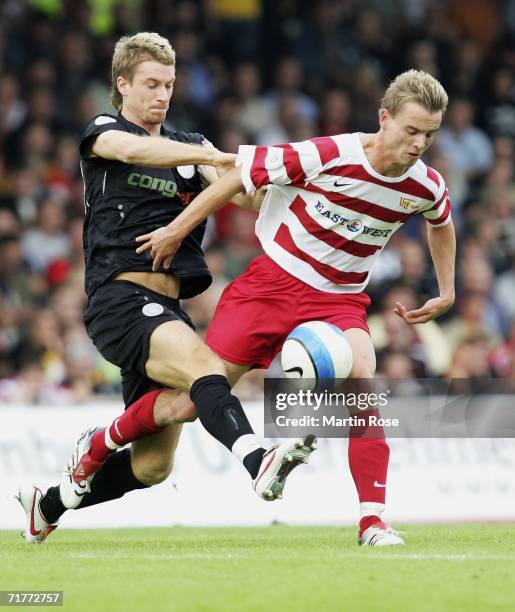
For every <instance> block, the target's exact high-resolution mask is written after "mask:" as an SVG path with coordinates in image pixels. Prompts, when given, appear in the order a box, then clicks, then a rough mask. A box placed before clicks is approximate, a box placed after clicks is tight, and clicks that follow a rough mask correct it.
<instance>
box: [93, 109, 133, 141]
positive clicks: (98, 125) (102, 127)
mask: <svg viewBox="0 0 515 612" xmlns="http://www.w3.org/2000/svg"><path fill="white" fill-rule="evenodd" d="M109 130H120V131H127V132H130V131H131V130H130V128H129V125H128V124H127V122H125V121H123V120H122V119H121V117H120V116H115V115H111V114H109V113H100V114H99V115H95V116H94V117H92V118H91V119H90V120H89V121H88V123H87V124H86V126H85V128H84V131H83V133H82V137H83V138H87V137H88V136H92V135H94V134H100V133H101V132H107V131H109Z"/></svg>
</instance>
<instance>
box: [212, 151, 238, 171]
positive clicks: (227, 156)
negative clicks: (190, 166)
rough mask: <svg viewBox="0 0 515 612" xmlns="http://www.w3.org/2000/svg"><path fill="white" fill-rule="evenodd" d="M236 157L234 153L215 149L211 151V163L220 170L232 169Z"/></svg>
mask: <svg viewBox="0 0 515 612" xmlns="http://www.w3.org/2000/svg"><path fill="white" fill-rule="evenodd" d="M236 157H237V155H235V154H234V153H224V152H223V151H219V150H218V149H215V150H214V152H213V159H212V162H211V165H213V166H215V167H216V168H217V169H218V168H220V169H221V170H226V171H227V170H232V169H233V168H234V164H235V163H236Z"/></svg>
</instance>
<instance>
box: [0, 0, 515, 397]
mask: <svg viewBox="0 0 515 612" xmlns="http://www.w3.org/2000/svg"><path fill="white" fill-rule="evenodd" d="M140 30H151V31H157V32H159V33H161V34H163V35H165V36H167V37H168V38H169V39H170V41H171V42H172V45H173V46H174V48H175V49H176V52H177V80H176V85H175V91H174V94H173V98H172V104H171V110H170V113H169V117H168V123H169V125H170V126H171V127H173V128H175V129H178V130H187V131H200V132H202V133H203V134H204V135H205V136H206V137H207V138H208V139H209V140H211V141H212V142H213V143H214V144H215V145H216V146H217V147H218V148H220V149H222V150H224V151H228V152H236V151H237V148H238V146H239V145H240V144H244V143H256V144H274V143H279V142H291V141H298V140H303V139H306V138H310V137H313V136H321V135H331V134H338V133H342V132H348V131H363V132H373V131H376V129H377V127H378V125H377V108H378V105H379V101H380V99H381V96H382V93H383V90H384V88H385V86H386V85H387V84H388V82H389V80H391V79H392V78H393V77H394V76H395V75H396V74H398V73H399V72H401V71H402V70H405V69H408V68H412V67H414V68H419V69H423V70H426V71H428V72H430V73H431V74H433V75H434V76H435V77H437V78H438V79H440V80H441V82H442V83H443V85H444V86H445V88H446V89H447V91H448V93H449V96H450V100H451V102H450V105H449V109H448V112H447V114H446V116H445V120H444V125H443V128H442V129H441V131H440V133H439V135H438V137H437V139H436V141H435V144H434V145H433V147H432V149H430V151H429V154H428V155H427V159H425V161H426V162H427V163H429V164H430V165H432V166H433V167H435V168H436V169H437V170H439V171H440V172H441V173H442V174H443V175H444V177H445V178H446V180H447V183H448V186H449V190H450V192H451V197H452V202H453V220H454V223H455V225H456V228H457V234H458V257H457V299H456V304H455V306H454V308H453V309H452V310H451V311H450V312H449V313H447V315H445V316H444V317H442V318H440V319H438V320H436V321H432V322H430V323H428V324H427V325H423V326H417V327H408V326H406V325H405V324H404V322H403V321H402V320H401V319H399V318H398V317H396V315H394V314H393V304H394V303H395V302H396V301H401V302H403V303H404V304H405V305H406V306H407V307H408V308H409V309H411V308H415V307H416V306H417V305H421V304H422V303H423V302H424V301H425V300H426V299H427V298H428V297H429V296H431V295H435V294H436V293H437V286H436V282H435V276H434V273H433V269H432V265H431V262H430V259H429V257H428V251H427V248H426V230H425V222H424V221H423V219H422V218H415V219H414V220H413V221H412V222H410V223H409V224H408V225H407V226H405V228H404V229H403V230H402V231H399V232H398V233H397V234H395V236H394V237H393V239H392V240H391V242H390V244H389V246H388V248H387V250H385V252H384V253H383V254H382V257H381V258H380V260H379V264H378V266H377V269H376V270H375V271H374V274H373V277H372V281H371V283H370V285H369V288H368V292H369V293H370V295H371V297H372V299H373V307H372V308H371V310H370V315H369V323H370V327H371V330H372V335H373V339H374V343H375V345H376V348H377V353H378V372H379V373H380V374H384V375H387V376H389V377H393V378H396V379H399V380H401V381H403V384H409V383H410V381H411V382H412V383H413V384H416V382H415V378H416V377H420V376H428V377H442V378H446V377H447V378H453V379H463V381H462V382H461V383H460V390H467V389H470V388H471V387H473V386H474V385H475V384H477V383H478V381H479V382H480V381H481V380H483V379H485V378H486V377H490V376H494V377H498V378H500V379H514V378H515V364H514V359H513V354H514V346H515V215H514V212H515V180H514V160H515V153H514V146H515V1H514V0H506V1H502V0H498V1H495V0H467V1H466V2H465V1H462V0H456V1H453V0H447V1H445V2H443V1H433V0H403V1H401V0H399V1H398V2H382V1H381V0H309V1H308V0H305V1H302V0H298V1H295V0H204V1H192V0H133V1H131V0H125V1H116V0H90V1H89V2H88V1H86V0H84V1H81V0H32V1H28V0H27V1H25V2H23V1H21V0H2V2H0V402H2V403H3V402H30V403H36V404H37V403H52V404H75V403H80V402H85V401H87V400H88V399H91V397H92V396H93V394H111V395H113V397H115V395H114V394H117V393H118V392H119V391H120V381H119V372H118V370H117V368H115V367H114V366H112V365H111V364H109V363H107V362H106V361H104V360H103V359H102V358H101V357H100V355H99V354H98V353H97V351H96V349H95V348H94V347H93V345H92V343H91V342H90V340H89V338H88V336H87V335H86V333H85V331H84V326H83V321H82V311H83V308H84V305H85V294H84V290H83V258H82V244H81V241H82V219H83V184H82V180H81V176H80V170H79V157H78V150H77V143H78V139H79V137H80V134H81V131H82V129H83V127H84V126H85V124H86V122H87V121H88V120H89V119H90V118H91V117H92V116H94V115H95V114H98V113H100V112H105V111H107V112H113V110H112V109H111V108H110V106H109V101H108V100H109V85H110V62H111V54H112V51H113V47H114V44H115V42H116V40H117V39H118V38H119V37H120V36H121V35H124V34H130V33H135V32H137V31H140ZM254 222H255V214H254V213H252V212H250V211H244V210H240V209H237V208H236V207H233V206H227V207H226V208H224V209H223V210H222V211H220V213H219V214H218V215H217V217H216V218H215V219H212V220H211V221H210V224H209V227H208V232H207V236H206V243H205V247H206V253H207V259H208V263H209V265H210V268H211V270H212V271H213V273H214V282H213V285H212V287H211V288H210V289H209V290H208V291H206V292H205V293H204V294H202V295H201V296H198V297H197V298H195V299H193V300H189V301H187V302H185V303H184V306H185V308H186V309H187V310H188V312H189V313H190V315H191V316H192V317H193V319H194V321H195V322H196V324H197V325H198V329H199V331H200V333H201V334H202V333H204V331H205V329H206V327H207V325H208V324H209V321H210V319H211V316H212V313H213V311H214V308H215V305H216V303H217V300H218V298H219V296H220V293H221V292H222V290H223V288H224V287H225V286H226V285H227V283H229V282H230V280H231V279H233V278H235V277H236V276H237V275H239V274H240V273H241V272H243V271H244V270H245V268H246V266H247V264H248V262H249V261H250V260H251V259H252V258H253V257H254V256H255V255H256V254H258V253H259V252H260V249H259V244H258V243H257V240H256V238H255V236H254ZM278 372H279V368H278V365H277V363H276V364H274V365H273V366H272V369H271V373H275V374H277V373H278ZM261 385H262V374H261V373H254V374H251V375H250V376H249V377H247V378H246V380H244V381H243V382H242V383H240V388H239V389H238V391H239V393H240V394H241V395H242V396H243V397H246V398H255V397H256V395H257V393H258V392H259V389H260V386H261Z"/></svg>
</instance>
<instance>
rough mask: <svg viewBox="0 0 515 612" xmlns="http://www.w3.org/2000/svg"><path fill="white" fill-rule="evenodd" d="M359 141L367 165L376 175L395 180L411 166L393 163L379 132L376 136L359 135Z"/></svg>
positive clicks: (392, 157)
mask: <svg viewBox="0 0 515 612" xmlns="http://www.w3.org/2000/svg"><path fill="white" fill-rule="evenodd" d="M360 139H361V144H362V145H363V151H364V153H365V156H366V158H367V160H368V163H369V164H370V165H371V166H372V168H373V169H374V170H375V171H376V172H377V173H378V174H381V175H382V176H387V177H389V178H397V177H399V176H402V175H403V174H404V173H405V172H407V171H408V169H409V168H410V166H411V165H412V164H409V165H405V164H403V165H401V164H398V163H397V162H396V161H395V159H394V156H393V155H392V152H391V151H390V150H389V149H388V147H387V146H386V145H385V143H384V141H383V138H382V137H381V133H380V132H378V133H377V134H361V135H360Z"/></svg>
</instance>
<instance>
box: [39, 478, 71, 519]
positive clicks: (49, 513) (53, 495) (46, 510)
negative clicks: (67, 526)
mask: <svg viewBox="0 0 515 612" xmlns="http://www.w3.org/2000/svg"><path fill="white" fill-rule="evenodd" d="M39 510H40V512H41V514H42V515H43V516H44V517H45V519H46V520H47V521H48V522H49V523H50V524H51V525H53V524H54V523H57V521H58V520H59V519H60V518H61V516H62V515H63V514H64V513H65V512H66V510H67V508H65V507H64V506H63V502H62V501H61V497H60V496H59V486H57V487H50V488H49V489H48V491H47V492H46V493H45V494H44V495H43V497H42V498H41V499H40V500H39Z"/></svg>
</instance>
